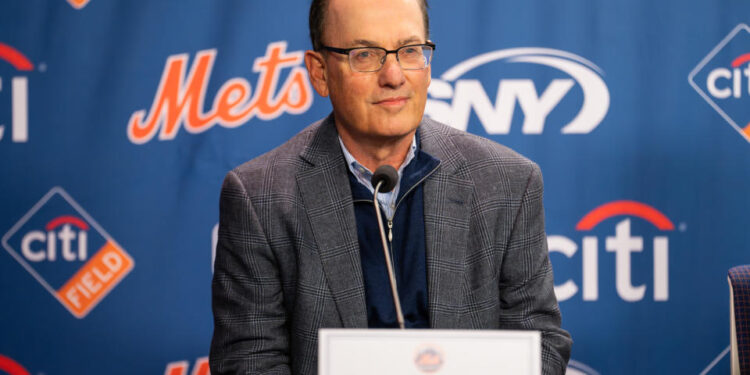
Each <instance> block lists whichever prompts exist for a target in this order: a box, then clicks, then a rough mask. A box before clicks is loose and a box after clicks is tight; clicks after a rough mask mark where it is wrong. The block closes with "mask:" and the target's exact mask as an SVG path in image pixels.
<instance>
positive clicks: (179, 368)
mask: <svg viewBox="0 0 750 375" xmlns="http://www.w3.org/2000/svg"><path fill="white" fill-rule="evenodd" d="M189 369H190V363H189V362H188V361H177V362H169V363H168V364H167V368H166V370H164V375H188V370H189ZM190 374H191V375H210V374H211V370H209V368H208V357H201V358H198V359H197V360H196V361H195V365H194V366H193V371H192V372H190Z"/></svg>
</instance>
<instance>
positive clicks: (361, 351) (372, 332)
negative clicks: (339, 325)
mask: <svg viewBox="0 0 750 375" xmlns="http://www.w3.org/2000/svg"><path fill="white" fill-rule="evenodd" d="M318 339H319V341H318V374H319V375H352V374H356V375H376V374H377V375H383V374H388V375H400V374H404V375H407V374H408V375H419V374H430V375H465V374H472V375H482V374H514V375H525V374H529V375H539V374H541V373H542V366H541V335H540V333H539V331H498V330H486V331H471V330H435V329H409V330H398V329H321V330H320V331H319V337H318Z"/></svg>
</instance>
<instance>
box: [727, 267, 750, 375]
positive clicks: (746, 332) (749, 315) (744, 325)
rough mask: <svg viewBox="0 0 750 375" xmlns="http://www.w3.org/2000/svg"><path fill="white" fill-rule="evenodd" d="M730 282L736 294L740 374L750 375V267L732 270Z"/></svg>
mask: <svg viewBox="0 0 750 375" xmlns="http://www.w3.org/2000/svg"><path fill="white" fill-rule="evenodd" d="M729 282H730V283H731V284H732V290H733V292H734V295H733V297H734V322H735V328H736V330H737V352H738V354H739V362H740V373H742V374H750V265H745V266H737V267H734V268H731V269H730V270H729Z"/></svg>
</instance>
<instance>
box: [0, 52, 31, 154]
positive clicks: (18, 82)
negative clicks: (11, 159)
mask: <svg viewBox="0 0 750 375" xmlns="http://www.w3.org/2000/svg"><path fill="white" fill-rule="evenodd" d="M0 60H5V61H6V62H7V63H9V64H10V65H11V66H13V68H15V70H16V71H18V72H29V71H32V70H34V64H32V63H31V61H30V60H29V59H28V58H27V57H26V56H24V54H23V53H21V52H20V51H18V50H17V49H15V48H13V47H11V46H9V45H7V44H3V43H0ZM10 82H11V83H10V90H8V89H7V88H6V89H5V90H6V91H10V92H11V100H10V103H11V106H10V108H11V110H10V113H11V117H12V119H11V124H12V125H11V131H10V133H11V140H12V141H13V142H16V143H23V142H27V141H28V140H29V104H28V102H29V99H28V97H29V79H28V77H26V76H25V75H23V74H18V75H15V76H13V78H11V80H10ZM3 89H4V87H3V78H2V77H0V92H2V91H3ZM5 120H7V119H0V140H2V139H3V136H4V135H5V125H2V121H5Z"/></svg>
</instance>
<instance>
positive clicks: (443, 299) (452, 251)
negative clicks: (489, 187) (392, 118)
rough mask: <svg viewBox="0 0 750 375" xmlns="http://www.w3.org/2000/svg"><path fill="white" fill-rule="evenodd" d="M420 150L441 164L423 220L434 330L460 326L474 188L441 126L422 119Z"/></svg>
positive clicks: (428, 185)
mask: <svg viewBox="0 0 750 375" xmlns="http://www.w3.org/2000/svg"><path fill="white" fill-rule="evenodd" d="M419 131H420V137H421V142H422V149H423V150H424V151H425V152H427V153H428V154H430V155H432V156H433V157H435V158H437V159H439V160H440V165H439V166H438V169H437V170H436V171H435V172H434V173H433V174H432V175H431V176H430V177H429V178H428V179H427V180H426V181H425V183H424V221H425V244H426V245H425V246H426V261H427V289H428V304H429V306H428V309H429V312H430V326H431V327H432V328H455V327H458V325H459V322H458V319H459V318H460V315H461V311H462V302H463V301H462V297H463V291H462V286H463V284H464V257H465V255H466V250H467V247H468V243H469V239H468V235H469V215H470V202H469V201H468V199H469V197H471V196H472V191H473V189H474V185H473V183H472V182H471V180H469V179H468V178H467V177H468V176H465V173H464V171H463V166H464V163H465V160H464V159H463V157H462V156H461V155H460V154H459V153H458V152H457V150H456V147H455V145H454V144H453V143H452V142H451V140H450V138H449V137H448V136H447V134H441V131H440V127H438V126H437V125H434V124H431V121H430V120H425V121H423V122H422V125H420V127H419Z"/></svg>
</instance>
